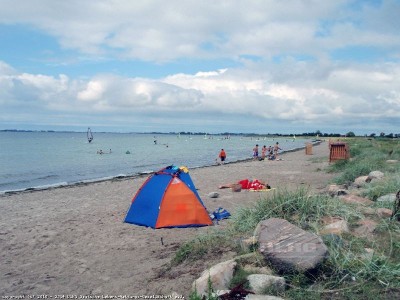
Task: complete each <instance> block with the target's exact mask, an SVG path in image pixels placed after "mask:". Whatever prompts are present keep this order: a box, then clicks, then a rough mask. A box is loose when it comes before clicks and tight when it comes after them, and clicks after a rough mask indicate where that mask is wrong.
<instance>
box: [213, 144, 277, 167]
mask: <svg viewBox="0 0 400 300" xmlns="http://www.w3.org/2000/svg"><path fill="white" fill-rule="evenodd" d="M279 150H283V149H282V148H281V147H279V142H276V143H275V145H274V146H273V147H272V146H268V147H267V146H266V145H264V146H263V147H262V148H261V156H260V155H259V149H258V144H256V145H255V147H254V148H253V159H254V160H264V159H268V160H280V159H279V158H278V155H279ZM218 160H219V161H218ZM215 161H216V162H217V164H220V165H223V164H225V161H226V152H225V150H224V149H221V151H220V152H219V155H218V158H216V159H215Z"/></svg>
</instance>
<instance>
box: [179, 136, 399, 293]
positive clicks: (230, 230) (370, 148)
mask: <svg viewBox="0 0 400 300" xmlns="http://www.w3.org/2000/svg"><path fill="white" fill-rule="evenodd" d="M347 142H348V143H349V145H350V149H351V157H352V158H351V159H350V160H347V161H345V160H343V161H338V162H336V163H333V164H331V165H330V166H329V168H328V169H327V170H326V171H327V172H335V173H337V176H336V178H335V179H334V181H335V182H336V183H340V184H349V183H350V182H352V181H353V180H354V179H355V178H357V177H358V176H363V175H368V173H369V172H371V171H375V170H379V171H381V172H384V173H385V179H384V180H382V181H379V183H378V182H375V183H374V182H373V183H371V184H367V186H366V187H365V188H364V189H363V196H365V197H367V198H369V199H370V200H373V201H375V200H376V199H377V198H378V197H380V196H382V195H385V194H388V193H394V192H396V191H398V190H399V189H400V176H399V173H400V172H399V171H400V167H399V164H398V163H397V164H388V163H387V160H389V159H390V160H400V151H398V150H397V149H398V141H397V140H388V139H374V140H371V139H361V138H358V139H351V140H348V141H347ZM374 206H375V207H385V208H392V207H391V204H390V203H377V202H376V203H375V205H374ZM324 216H338V217H341V218H342V219H344V220H346V221H347V222H348V223H349V226H350V227H353V226H354V225H355V223H356V222H357V221H358V220H360V219H362V218H363V217H364V216H363V215H362V213H361V212H360V210H359V209H357V207H355V206H352V205H348V204H345V203H343V202H341V201H338V200H337V199H335V198H331V197H330V196H327V195H323V194H310V192H309V191H308V190H307V189H304V188H299V189H297V190H295V191H288V190H285V189H278V190H276V191H275V192H274V193H271V194H268V196H266V197H265V198H263V199H260V200H259V201H257V202H256V203H255V204H254V205H252V206H250V207H241V208H239V209H238V210H237V211H236V212H235V213H234V214H233V215H232V217H231V219H230V220H229V221H228V226H226V227H225V228H224V229H222V230H210V231H208V233H207V234H206V235H202V236H198V237H196V238H194V239H193V240H191V241H189V242H187V243H185V244H184V245H183V246H182V247H181V248H180V249H179V250H178V251H177V253H176V256H175V258H174V263H176V264H179V263H182V262H183V261H187V260H189V261H191V260H196V259H202V258H204V255H205V254H206V253H218V251H217V249H218V248H227V247H228V248H230V249H236V251H237V252H238V253H240V251H243V250H241V249H239V248H238V247H237V243H236V241H237V240H238V239H240V238H245V237H249V236H252V235H253V232H254V230H255V228H256V226H257V224H258V223H259V222H260V221H262V220H265V219H268V218H283V219H286V220H288V221H289V222H291V223H293V224H295V225H297V226H299V227H301V228H303V229H304V230H308V231H311V232H314V233H316V234H318V233H319V231H320V230H321V228H322V223H321V219H322V218H323V217H324ZM376 221H377V222H378V225H377V228H376V230H375V233H374V235H373V236H371V237H368V238H365V237H359V236H355V235H352V234H346V233H345V234H343V235H341V236H340V237H339V236H335V237H333V238H332V236H329V235H328V236H323V240H324V242H325V244H326V245H327V247H328V249H329V256H328V258H327V260H326V261H325V262H324V264H323V266H321V268H320V269H319V270H318V272H316V273H315V274H284V275H283V277H285V279H286V282H287V289H286V290H285V291H284V292H278V291H276V290H271V289H267V290H266V291H264V292H265V294H269V295H275V296H280V297H282V298H284V299H372V298H374V299H395V298H399V297H400V222H398V221H396V220H395V219H394V218H380V219H377V220H376ZM235 247H236V248H235ZM367 250H369V251H367ZM239 270H240V268H239ZM239 273H240V274H239V275H237V276H235V277H234V278H235V279H234V280H235V281H234V282H232V285H233V284H239V283H245V282H246V279H245V278H246V276H247V275H248V273H246V272H239Z"/></svg>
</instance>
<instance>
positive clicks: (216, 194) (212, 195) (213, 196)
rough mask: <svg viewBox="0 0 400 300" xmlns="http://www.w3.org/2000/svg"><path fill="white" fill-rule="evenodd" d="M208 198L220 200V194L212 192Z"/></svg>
mask: <svg viewBox="0 0 400 300" xmlns="http://www.w3.org/2000/svg"><path fill="white" fill-rule="evenodd" d="M208 197H210V198H218V197H219V194H218V193H217V192H211V193H209V194H208Z"/></svg>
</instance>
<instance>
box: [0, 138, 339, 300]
mask: <svg viewBox="0 0 400 300" xmlns="http://www.w3.org/2000/svg"><path fill="white" fill-rule="evenodd" d="M281 158H282V159H283V161H247V162H241V163H233V164H226V165H223V166H215V167H207V168H200V169H193V170H191V171H190V174H191V177H192V180H193V182H194V183H195V185H196V187H197V189H198V190H199V194H200V196H201V197H202V199H203V201H204V202H205V205H206V207H207V208H208V209H209V211H213V210H214V209H216V208H217V207H219V206H222V207H224V208H226V209H228V210H229V211H230V212H234V211H235V209H236V208H237V207H238V206H242V205H248V204H249V203H251V202H253V201H255V200H257V199H258V198H259V197H260V196H262V193H254V192H246V191H242V192H240V193H234V192H232V191H230V190H229V189H226V190H218V188H217V187H218V185H220V184H222V183H229V182H235V181H237V180H240V179H243V178H259V179H265V180H267V181H268V182H269V183H270V185H271V186H273V187H278V188H279V187H286V188H295V187H297V186H300V185H304V186H309V187H310V188H311V189H312V190H316V191H318V190H319V189H322V188H324V187H325V186H326V184H327V182H328V181H329V180H330V179H331V178H332V175H331V174H326V173H325V172H324V171H319V170H321V169H324V168H325V167H326V166H327V165H328V161H327V158H328V146H327V144H326V143H322V144H321V145H318V146H314V147H313V155H305V153H304V151H303V150H302V151H297V152H291V153H286V154H284V155H282V156H281ZM228 160H229V157H228ZM145 179H146V177H138V178H134V179H125V180H120V181H105V182H100V183H95V184H88V185H81V186H72V187H67V188H58V189H52V190H45V191H36V192H31V193H19V194H14V195H8V196H4V197H0V295H1V296H18V295H40V294H45V295H47V296H48V299H54V298H56V297H55V295H76V296H77V297H78V298H79V296H80V295H90V294H96V295H129V296H135V295H136V296H140V295H153V294H164V295H168V294H170V293H171V292H172V291H175V292H177V293H180V294H183V295H185V296H187V295H188V293H189V292H188V290H189V287H190V284H191V283H192V282H193V280H194V279H195V278H197V276H198V272H200V271H202V269H204V268H206V266H197V269H196V268H193V266H192V268H188V269H187V270H185V267H184V266H181V267H180V268H179V271H177V272H175V273H174V272H171V273H170V274H169V275H168V276H166V277H163V278H162V279H155V278H156V277H157V274H158V272H159V271H160V269H161V268H162V266H163V265H164V264H166V263H168V262H169V261H170V260H171V258H172V257H173V255H174V252H175V250H176V249H177V248H178V247H179V245H180V244H181V243H183V242H185V241H187V240H190V239H191V238H192V237H193V236H194V235H196V234H197V233H198V232H204V231H206V230H208V228H206V227H203V228H186V229H159V230H153V229H149V228H144V227H140V226H135V225H131V224H126V223H123V219H124V217H125V213H126V211H127V209H128V208H129V205H130V201H131V199H132V196H133V195H134V193H135V192H136V191H137V189H138V188H139V187H140V186H141V184H142V183H143V182H144V180H145ZM215 191H218V192H219V193H220V197H219V198H217V199H210V198H208V197H207V194H208V193H210V192H215ZM161 238H163V241H164V245H162V244H161ZM227 255H228V256H229V253H228V254H227ZM174 277H179V278H177V279H175V278H174ZM26 297H28V296H26ZM25 299H27V298H25Z"/></svg>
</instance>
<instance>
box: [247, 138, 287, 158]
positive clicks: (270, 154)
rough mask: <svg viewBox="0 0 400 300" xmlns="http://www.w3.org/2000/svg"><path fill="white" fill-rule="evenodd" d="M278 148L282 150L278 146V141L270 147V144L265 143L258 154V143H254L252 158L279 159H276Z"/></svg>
mask: <svg viewBox="0 0 400 300" xmlns="http://www.w3.org/2000/svg"><path fill="white" fill-rule="evenodd" d="M279 150H282V148H280V147H279V143H278V142H276V143H275V145H274V147H272V146H268V147H267V146H266V145H264V146H263V147H262V148H261V156H259V153H258V144H256V145H255V147H254V148H253V159H254V160H264V159H268V160H279V159H278V154H279Z"/></svg>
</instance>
